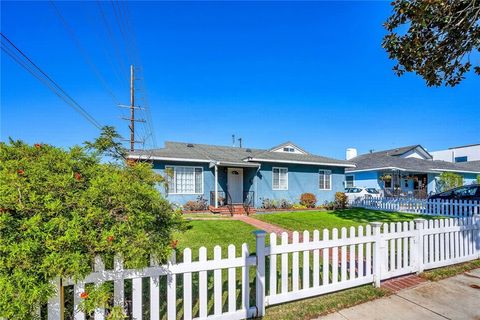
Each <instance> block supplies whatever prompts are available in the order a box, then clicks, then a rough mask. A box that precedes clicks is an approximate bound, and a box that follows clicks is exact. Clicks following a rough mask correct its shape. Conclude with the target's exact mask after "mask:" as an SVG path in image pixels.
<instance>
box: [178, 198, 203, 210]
mask: <svg viewBox="0 0 480 320" xmlns="http://www.w3.org/2000/svg"><path fill="white" fill-rule="evenodd" d="M207 208H208V206H207V200H206V199H204V198H203V196H198V198H197V200H192V201H188V202H187V203H185V205H184V206H183V210H185V211H205V210H207Z"/></svg>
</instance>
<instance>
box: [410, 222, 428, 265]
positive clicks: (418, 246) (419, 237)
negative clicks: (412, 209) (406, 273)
mask: <svg viewBox="0 0 480 320" xmlns="http://www.w3.org/2000/svg"><path fill="white" fill-rule="evenodd" d="M414 221H415V236H414V240H413V243H414V244H415V245H414V247H413V252H412V256H413V259H414V263H413V266H414V269H415V271H416V272H417V274H418V273H422V272H423V255H424V252H423V229H424V228H425V221H427V220H425V219H415V220H414Z"/></svg>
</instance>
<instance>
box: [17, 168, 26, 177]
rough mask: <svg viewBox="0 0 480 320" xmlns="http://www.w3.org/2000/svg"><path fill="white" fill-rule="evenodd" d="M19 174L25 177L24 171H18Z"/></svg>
mask: <svg viewBox="0 0 480 320" xmlns="http://www.w3.org/2000/svg"><path fill="white" fill-rule="evenodd" d="M17 173H18V174H19V175H21V176H23V175H24V174H25V171H23V170H22V169H20V170H18V171H17Z"/></svg>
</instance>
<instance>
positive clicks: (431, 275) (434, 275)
mask: <svg viewBox="0 0 480 320" xmlns="http://www.w3.org/2000/svg"><path fill="white" fill-rule="evenodd" d="M476 268H480V259H477V260H473V261H468V262H464V263H459V264H455V265H452V266H448V267H443V268H438V269H433V270H429V271H425V272H423V273H421V274H420V277H422V278H424V279H426V280H430V281H439V280H442V279H445V278H450V277H453V276H456V275H457V274H461V273H464V272H466V271H470V270H473V269H476Z"/></svg>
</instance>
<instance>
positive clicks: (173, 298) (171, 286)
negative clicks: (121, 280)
mask: <svg viewBox="0 0 480 320" xmlns="http://www.w3.org/2000/svg"><path fill="white" fill-rule="evenodd" d="M176 261H177V256H176V253H175V251H173V252H172V255H171V257H170V261H169V264H170V265H173V264H175V262H176ZM133 280H134V281H135V280H139V281H138V289H139V296H140V299H139V300H140V304H139V309H140V310H139V314H140V315H141V313H142V279H141V278H140V279H133ZM134 288H135V283H134ZM176 315H177V275H176V274H173V273H171V272H170V273H168V274H167V319H168V320H175V319H176V317H177V316H176ZM139 319H141V318H139Z"/></svg>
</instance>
